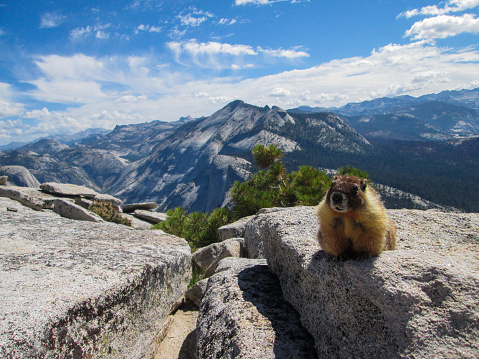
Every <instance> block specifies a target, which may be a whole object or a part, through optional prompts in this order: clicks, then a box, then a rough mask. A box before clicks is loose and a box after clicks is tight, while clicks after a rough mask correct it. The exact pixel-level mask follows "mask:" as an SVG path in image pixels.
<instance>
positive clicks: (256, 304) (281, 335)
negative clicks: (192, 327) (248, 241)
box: [196, 258, 316, 359]
mask: <svg viewBox="0 0 479 359" xmlns="http://www.w3.org/2000/svg"><path fill="white" fill-rule="evenodd" d="M220 267H221V268H220V269H219V270H221V272H219V273H217V274H215V275H213V276H212V277H210V278H209V280H208V286H207V289H206V293H205V295H204V297H203V301H202V302H201V307H200V312H199V315H198V321H197V327H196V329H197V338H198V344H197V345H198V347H197V350H198V358H199V359H202V358H203V359H206V358H208V359H209V358H262V359H268V358H283V359H286V358H291V359H293V358H295V359H303V358H316V353H315V351H314V344H313V339H312V338H311V336H310V335H309V334H308V333H307V332H306V331H305V330H304V329H302V327H301V323H300V321H299V316H298V314H297V313H296V311H295V310H294V309H293V308H292V307H291V306H290V305H289V304H288V303H286V302H285V301H284V299H283V296H282V294H281V288H280V285H279V282H278V279H277V277H276V276H275V275H274V274H272V273H271V272H270V271H269V270H268V266H267V265H266V261H265V260H249V259H241V258H227V259H224V260H223V261H221V262H220ZM225 267H226V268H225Z"/></svg>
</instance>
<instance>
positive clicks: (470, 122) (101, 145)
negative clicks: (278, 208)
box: [0, 90, 479, 212]
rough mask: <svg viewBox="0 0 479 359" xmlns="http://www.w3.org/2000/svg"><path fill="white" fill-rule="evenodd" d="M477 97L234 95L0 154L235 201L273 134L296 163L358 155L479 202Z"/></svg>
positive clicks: (137, 186)
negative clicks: (324, 105) (299, 99)
mask: <svg viewBox="0 0 479 359" xmlns="http://www.w3.org/2000/svg"><path fill="white" fill-rule="evenodd" d="M478 104H479V90H472V91H466V90H463V91H451V92H447V93H441V94H437V95H428V96H423V97H421V98H417V99H416V98H412V97H405V96H403V97H398V98H393V99H378V100H373V101H367V102H363V103H360V104H349V105H346V106H344V107H342V108H340V109H329V110H330V111H329V112H324V109H321V111H320V112H318V110H317V109H314V108H305V107H301V108H297V109H292V110H288V111H285V110H283V109H281V108H279V107H272V108H270V107H268V106H266V107H257V106H252V105H249V104H246V103H244V102H242V101H234V102H232V103H230V104H228V105H227V106H225V107H224V108H222V109H220V110H219V111H217V112H216V113H214V114H213V115H211V116H209V117H204V118H200V119H193V118H183V119H181V120H180V121H177V122H169V123H168V122H161V121H153V122H150V123H143V124H134V125H122V126H117V127H116V128H115V129H114V130H113V131H110V132H108V133H98V132H97V133H93V134H92V133H86V134H84V138H82V136H79V137H78V136H77V137H76V138H75V139H74V140H72V139H69V142H67V143H65V142H66V141H63V142H61V141H60V139H51V138H50V139H42V140H39V141H37V142H35V143H31V144H28V145H26V146H23V147H22V148H19V149H15V150H11V151H5V152H4V153H0V165H21V166H24V167H26V168H28V169H29V170H30V171H31V172H32V173H33V174H34V175H35V176H36V177H37V178H38V180H39V181H40V182H48V181H54V182H65V183H74V184H81V185H86V186H89V187H91V188H93V189H95V190H97V191H101V192H104V193H109V194H112V195H115V196H117V197H119V198H121V199H122V200H124V201H125V202H127V203H132V202H142V201H154V202H156V203H158V204H159V206H160V210H166V209H169V208H174V207H177V206H184V207H185V208H187V209H188V210H189V211H204V212H208V211H211V210H213V209H214V208H217V207H220V206H223V205H226V204H227V203H228V200H229V199H228V190H229V188H230V187H231V185H232V184H233V183H234V181H236V180H240V181H243V180H245V179H247V178H249V176H250V175H251V173H252V172H254V171H256V170H257V169H256V168H255V166H254V164H253V163H252V162H253V161H252V156H251V153H250V151H251V148H252V147H253V146H254V145H255V144H257V143H261V144H270V143H273V144H275V145H277V146H278V147H279V148H281V149H282V151H283V152H284V153H285V156H284V159H283V160H284V162H285V164H286V166H287V167H288V169H289V170H294V169H296V168H297V167H298V166H300V165H313V166H315V167H323V168H338V167H340V166H343V165H346V164H352V165H353V166H355V167H358V168H361V169H363V170H366V171H368V172H369V173H370V176H371V178H372V179H373V180H374V181H376V182H379V183H382V184H384V185H387V186H391V187H394V188H397V189H400V190H402V191H406V192H410V193H412V194H414V195H418V196H421V197H423V198H424V199H427V200H429V201H432V202H436V203H439V204H441V205H444V206H453V207H457V208H461V209H463V210H466V211H479V200H478V199H479V198H478V195H477V193H479V185H478V181H477V180H476V179H477V178H478V176H479V137H474V136H475V135H479V130H478V129H477V128H478V116H477V105H478ZM333 111H334V112H333ZM394 193H396V192H394V191H392V190H389V192H388V199H387V201H388V202H389V203H393V204H394V206H396V207H400V206H405V207H409V208H414V207H415V206H416V205H415V204H417V203H419V202H421V200H418V199H417V198H416V197H415V199H413V200H410V199H408V198H412V197H411V196H409V197H408V196H404V195H401V196H399V195H395V194H394ZM394 196H396V197H397V198H396V199H394V198H393V197H394ZM399 197H400V198H399ZM426 202H427V201H426ZM426 202H424V203H426ZM419 207H420V206H419ZM419 207H418V208H419ZM420 208H424V206H423V207H420ZM427 208H430V207H427Z"/></svg>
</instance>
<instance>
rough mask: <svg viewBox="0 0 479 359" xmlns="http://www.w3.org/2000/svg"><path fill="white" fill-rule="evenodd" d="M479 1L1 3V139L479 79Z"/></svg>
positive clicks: (440, 87) (359, 97)
mask: <svg viewBox="0 0 479 359" xmlns="http://www.w3.org/2000/svg"><path fill="white" fill-rule="evenodd" d="M478 9H479V0H446V1H441V2H439V1H436V0H424V1H422V0H421V1H417V0H416V1H409V0H377V1H370V0H338V1H319V0H310V1H308V0H215V1H213V0H201V1H200V0H176V1H161V0H127V1H111V2H106V1H78V0H64V1H54V0H50V1H44V0H36V1H21V0H0V53H1V54H2V55H1V56H0V145H1V144H6V143H9V142H11V141H29V140H32V139H35V138H38V137H42V136H47V135H50V134H62V133H74V132H78V131H81V130H84V129H88V128H92V127H103V128H113V127H114V126H115V125H119V124H131V123H140V122H148V121H153V120H162V121H175V120H177V119H179V118H180V117H181V116H187V115H191V116H193V117H200V116H208V115H211V114H212V113H213V112H215V111H216V110H218V109H220V108H221V107H223V106H224V105H226V104H227V103H229V102H231V101H233V100H236V99H241V100H244V101H245V102H248V103H251V104H255V105H259V106H265V105H270V106H272V105H277V106H280V107H282V108H285V109H288V108H293V107H297V106H300V105H309V106H327V107H332V106H341V105H344V104H346V103H349V102H358V101H363V100H368V99H371V98H376V97H383V96H387V97H391V96H398V95H406V94H407V95H412V96H419V95H423V94H427V93H437V92H440V91H444V90H453V89H463V88H465V89H470V88H476V87H479V51H478V48H479V36H478V35H479V17H478Z"/></svg>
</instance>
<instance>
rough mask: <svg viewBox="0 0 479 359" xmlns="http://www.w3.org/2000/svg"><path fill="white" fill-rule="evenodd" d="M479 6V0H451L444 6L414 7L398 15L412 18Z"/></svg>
mask: <svg viewBox="0 0 479 359" xmlns="http://www.w3.org/2000/svg"><path fill="white" fill-rule="evenodd" d="M478 6H479V0H449V1H447V2H446V3H445V4H444V7H439V6H437V5H430V6H425V7H423V8H421V9H413V10H408V11H405V12H402V13H400V14H399V15H398V17H406V18H411V17H413V16H418V15H426V16H438V15H445V14H449V13H451V12H461V11H466V10H469V9H474V8H476V7H478Z"/></svg>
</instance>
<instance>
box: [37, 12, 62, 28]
mask: <svg viewBox="0 0 479 359" xmlns="http://www.w3.org/2000/svg"><path fill="white" fill-rule="evenodd" d="M65 20H66V16H64V15H60V14H55V13H49V12H47V13H45V14H43V16H42V17H41V18H40V29H49V28H52V27H57V26H60V25H61V24H62V23H63V22H64V21H65Z"/></svg>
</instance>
